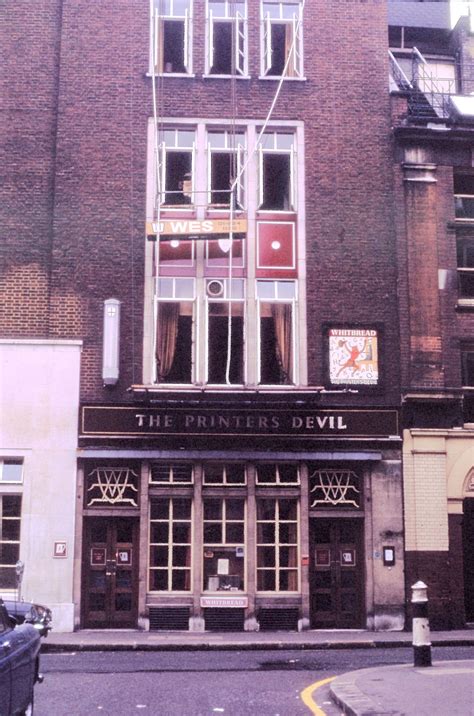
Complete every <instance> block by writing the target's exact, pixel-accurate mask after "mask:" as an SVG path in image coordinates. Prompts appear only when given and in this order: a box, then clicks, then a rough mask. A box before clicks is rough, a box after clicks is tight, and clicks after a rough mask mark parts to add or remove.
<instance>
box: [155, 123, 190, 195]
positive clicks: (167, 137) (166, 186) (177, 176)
mask: <svg viewBox="0 0 474 716" xmlns="http://www.w3.org/2000/svg"><path fill="white" fill-rule="evenodd" d="M160 163H161V177H160V179H161V203H164V204H167V205H183V204H184V205H186V204H191V203H192V201H193V174H194V131H190V130H181V129H165V130H164V132H163V133H162V136H161V142H160Z"/></svg>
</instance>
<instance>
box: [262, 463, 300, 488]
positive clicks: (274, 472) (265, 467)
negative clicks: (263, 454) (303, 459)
mask: <svg viewBox="0 0 474 716" xmlns="http://www.w3.org/2000/svg"><path fill="white" fill-rule="evenodd" d="M299 482H300V477H299V471H298V466H297V465H296V464H295V463H293V462H292V463H279V464H275V463H265V462H263V463H259V464H258V465H257V479H256V483H257V485H272V486H274V485H285V486H293V485H299Z"/></svg>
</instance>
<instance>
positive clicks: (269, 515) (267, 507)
mask: <svg viewBox="0 0 474 716" xmlns="http://www.w3.org/2000/svg"><path fill="white" fill-rule="evenodd" d="M275 506H276V500H258V501H257V519H258V520H274V519H275Z"/></svg>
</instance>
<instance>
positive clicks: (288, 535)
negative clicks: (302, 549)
mask: <svg viewBox="0 0 474 716" xmlns="http://www.w3.org/2000/svg"><path fill="white" fill-rule="evenodd" d="M279 540H280V542H281V543H282V544H296V542H297V525H296V522H295V523H289V524H288V523H285V522H283V523H282V524H280V530H279Z"/></svg>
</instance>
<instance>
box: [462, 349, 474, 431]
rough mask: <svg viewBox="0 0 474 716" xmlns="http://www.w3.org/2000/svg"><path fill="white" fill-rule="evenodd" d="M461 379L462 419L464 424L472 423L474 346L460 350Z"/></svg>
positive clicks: (473, 415) (473, 420) (473, 407)
mask: <svg viewBox="0 0 474 716" xmlns="http://www.w3.org/2000/svg"><path fill="white" fill-rule="evenodd" d="M461 378H462V385H463V390H464V395H463V417H464V422H465V423H473V422H474V345H464V346H462V348H461Z"/></svg>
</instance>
